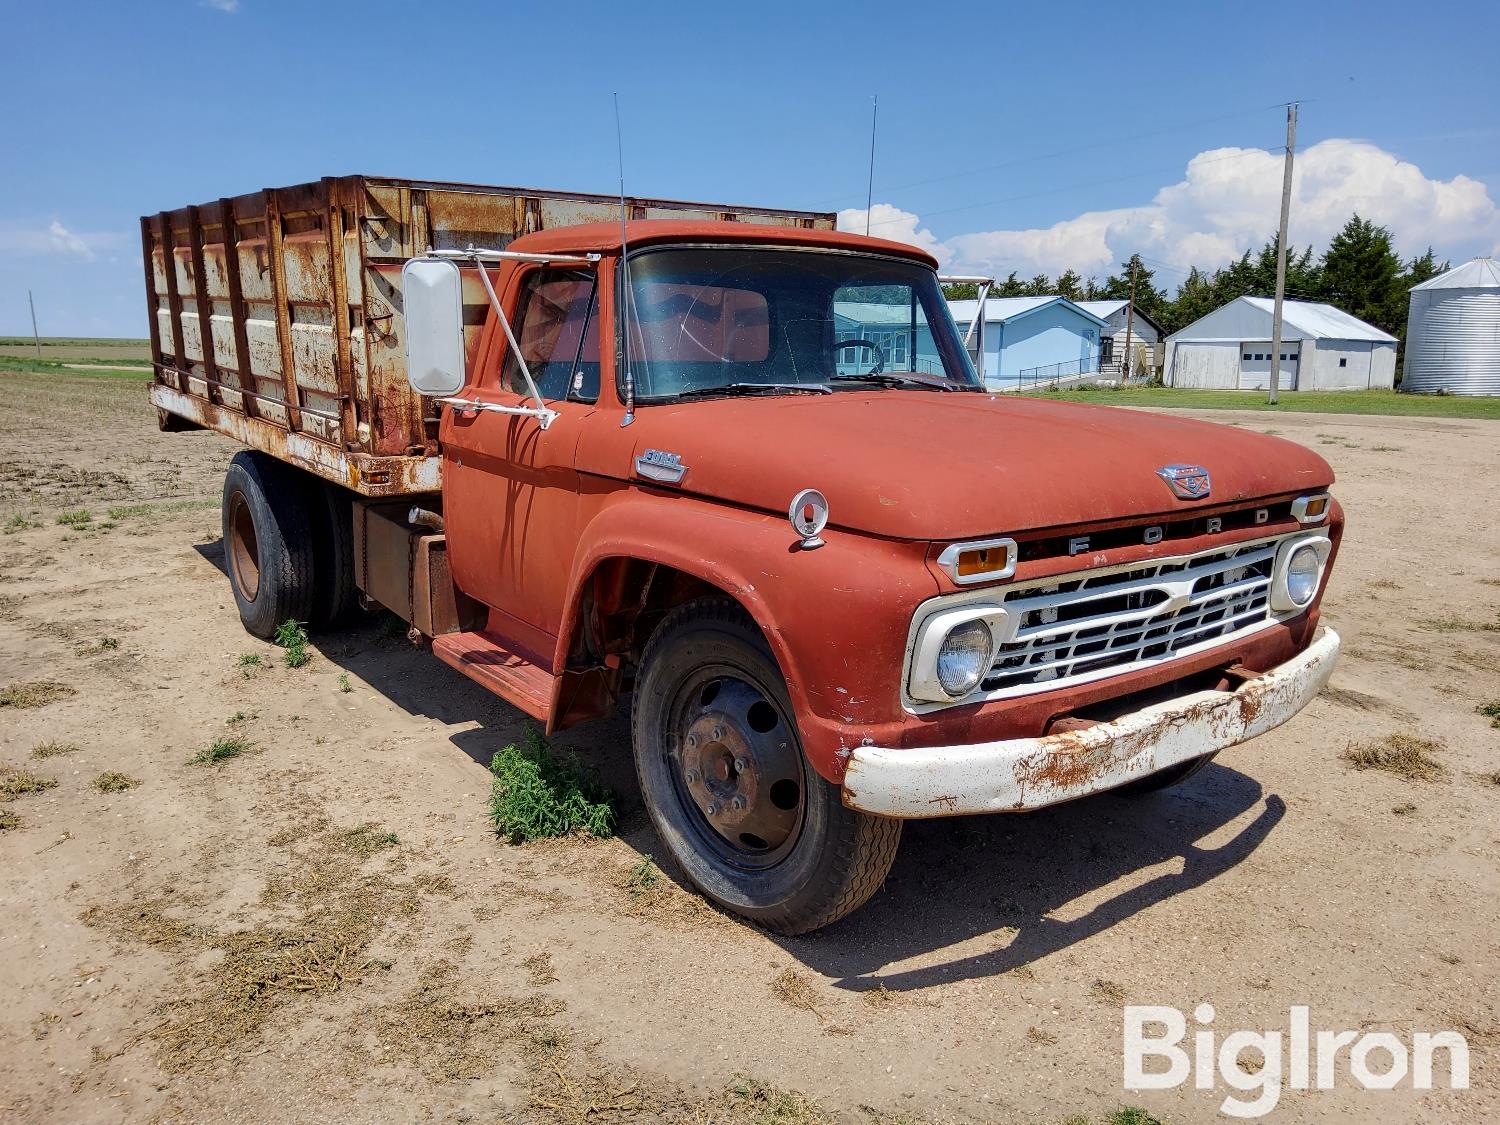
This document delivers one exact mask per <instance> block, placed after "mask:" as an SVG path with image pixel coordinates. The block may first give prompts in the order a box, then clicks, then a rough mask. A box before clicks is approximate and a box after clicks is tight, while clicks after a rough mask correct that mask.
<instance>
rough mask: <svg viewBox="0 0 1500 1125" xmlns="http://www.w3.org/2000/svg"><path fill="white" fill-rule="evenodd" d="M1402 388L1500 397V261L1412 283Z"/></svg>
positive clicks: (1475, 263)
mask: <svg viewBox="0 0 1500 1125" xmlns="http://www.w3.org/2000/svg"><path fill="white" fill-rule="evenodd" d="M1401 389H1402V390H1403V391H1415V392H1418V393H1425V394H1433V393H1436V392H1438V391H1445V392H1447V393H1448V394H1454V395H1500V262H1496V261H1495V260H1494V259H1492V258H1487V257H1486V258H1475V259H1474V260H1473V261H1472V262H1465V263H1464V264H1463V265H1461V266H1458V267H1456V268H1454V269H1451V270H1449V271H1448V272H1447V273H1443V274H1439V275H1438V276H1437V277H1434V278H1433V279H1432V280H1430V281H1424V282H1422V284H1421V285H1414V286H1412V290H1411V312H1410V314H1409V317H1408V320H1407V324H1406V366H1405V373H1404V374H1403V375H1402V378H1401Z"/></svg>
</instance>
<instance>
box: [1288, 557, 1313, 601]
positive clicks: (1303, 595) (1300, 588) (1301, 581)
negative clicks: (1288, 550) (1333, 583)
mask: <svg viewBox="0 0 1500 1125" xmlns="http://www.w3.org/2000/svg"><path fill="white" fill-rule="evenodd" d="M1317 592H1318V552H1317V551H1316V550H1314V549H1313V548H1312V547H1298V548H1297V549H1296V550H1295V551H1293V552H1292V557H1291V559H1290V560H1289V561H1288V562H1287V564H1286V596H1287V597H1288V598H1290V599H1291V600H1292V603H1293V604H1294V605H1298V606H1305V605H1307V604H1308V603H1309V602H1311V601H1312V600H1313V595H1314V594H1316V593H1317Z"/></svg>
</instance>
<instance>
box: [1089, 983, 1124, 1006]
mask: <svg viewBox="0 0 1500 1125" xmlns="http://www.w3.org/2000/svg"><path fill="white" fill-rule="evenodd" d="M1089 995H1091V996H1092V997H1093V998H1094V999H1095V1000H1103V1001H1105V1002H1106V1003H1108V1004H1123V1003H1125V989H1123V988H1122V987H1120V986H1119V985H1118V984H1116V983H1115V982H1114V981H1112V980H1104V979H1102V978H1101V979H1099V980H1096V981H1094V983H1093V984H1091V985H1089Z"/></svg>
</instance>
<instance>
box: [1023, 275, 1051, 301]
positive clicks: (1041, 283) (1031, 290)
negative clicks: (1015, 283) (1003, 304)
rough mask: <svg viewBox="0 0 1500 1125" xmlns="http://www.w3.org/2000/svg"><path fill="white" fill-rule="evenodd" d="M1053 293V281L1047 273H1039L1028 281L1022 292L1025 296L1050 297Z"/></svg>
mask: <svg viewBox="0 0 1500 1125" xmlns="http://www.w3.org/2000/svg"><path fill="white" fill-rule="evenodd" d="M1051 295H1052V282H1051V281H1050V280H1048V278H1047V275H1046V274H1044V273H1039V274H1037V275H1036V276H1035V277H1033V278H1032V279H1031V280H1030V281H1028V282H1027V283H1026V285H1025V287H1024V288H1023V290H1022V292H1021V296H1023V297H1050V296H1051Z"/></svg>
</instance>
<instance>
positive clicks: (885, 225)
mask: <svg viewBox="0 0 1500 1125" xmlns="http://www.w3.org/2000/svg"><path fill="white" fill-rule="evenodd" d="M839 230H847V231H852V232H854V233H855V234H864V233H865V209H864V208H863V207H850V208H848V209H847V210H844V211H840V212H839ZM870 234H871V235H872V236H873V237H875V238H889V239H890V240H891V241H892V242H905V243H908V244H910V245H912V246H920V247H921V248H922V249H923V250H926V251H927V252H928V253H929V254H932V255H933V256H934V257H936V258H937V259H938V261H940V262H941V261H943V260H944V255H945V254H947V253H948V251H947V249H946V248H945V247H944V246H943V245H942V244H941V243H940V242H939V241H938V238H937V235H935V234H933V233H932V232H931V231H930V230H927V229H925V228H924V227H922V226H921V222H920V220H919V219H918V218H917V216H916V215H913V214H912V213H911V212H910V211H903V210H901V208H899V207H892V206H891V205H890V204H889V203H877V204H875V205H874V206H873V207H871V208H870Z"/></svg>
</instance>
